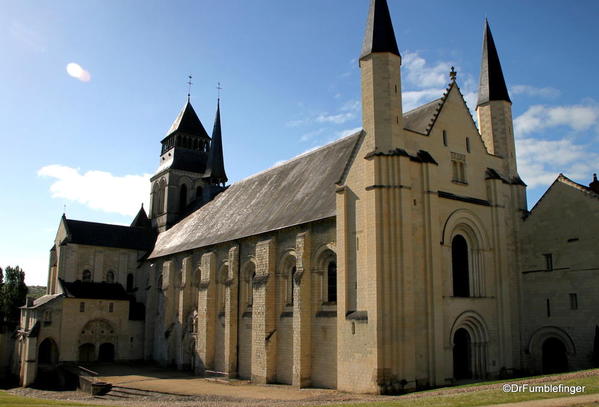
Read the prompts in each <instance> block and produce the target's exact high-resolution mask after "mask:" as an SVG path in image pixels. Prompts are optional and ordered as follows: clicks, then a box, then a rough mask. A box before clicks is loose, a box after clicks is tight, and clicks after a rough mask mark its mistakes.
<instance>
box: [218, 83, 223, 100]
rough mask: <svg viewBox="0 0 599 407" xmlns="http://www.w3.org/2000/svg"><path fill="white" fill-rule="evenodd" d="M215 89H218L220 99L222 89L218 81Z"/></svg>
mask: <svg viewBox="0 0 599 407" xmlns="http://www.w3.org/2000/svg"><path fill="white" fill-rule="evenodd" d="M216 89H218V100H220V91H221V90H222V89H223V88H222V87H221V86H220V82H218V84H217V85H216Z"/></svg>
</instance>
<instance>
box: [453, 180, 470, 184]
mask: <svg viewBox="0 0 599 407" xmlns="http://www.w3.org/2000/svg"><path fill="white" fill-rule="evenodd" d="M451 182H453V183H454V184H458V185H468V182H466V181H460V180H458V179H452V180H451Z"/></svg>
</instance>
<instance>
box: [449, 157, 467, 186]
mask: <svg viewBox="0 0 599 407" xmlns="http://www.w3.org/2000/svg"><path fill="white" fill-rule="evenodd" d="M451 168H452V181H453V182H457V183H459V184H466V183H467V181H466V156H465V155H464V154H459V153H451Z"/></svg>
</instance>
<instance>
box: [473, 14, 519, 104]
mask: <svg viewBox="0 0 599 407" xmlns="http://www.w3.org/2000/svg"><path fill="white" fill-rule="evenodd" d="M493 100H503V101H506V102H510V103H511V102H512V101H511V100H510V95H509V94H508V91H507V86H505V79H504V78H503V71H502V70H501V63H500V62H499V55H498V54H497V48H495V41H493V35H492V34H491V28H490V27H489V22H488V21H487V19H485V33H484V37H483V55H482V62H481V66H480V86H479V88H478V103H477V106H480V105H482V104H485V103H489V102H491V101H493Z"/></svg>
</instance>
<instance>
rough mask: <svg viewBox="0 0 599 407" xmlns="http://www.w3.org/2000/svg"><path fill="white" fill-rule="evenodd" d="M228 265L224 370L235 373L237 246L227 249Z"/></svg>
mask: <svg viewBox="0 0 599 407" xmlns="http://www.w3.org/2000/svg"><path fill="white" fill-rule="evenodd" d="M228 256H229V266H228V273H227V277H226V280H225V372H226V373H227V375H228V376H229V377H235V376H236V375H237V323H238V316H237V312H238V309H239V305H238V303H237V302H238V301H237V300H238V295H239V280H238V277H239V276H238V274H239V246H237V245H235V246H233V247H231V248H230V249H229V255H228Z"/></svg>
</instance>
